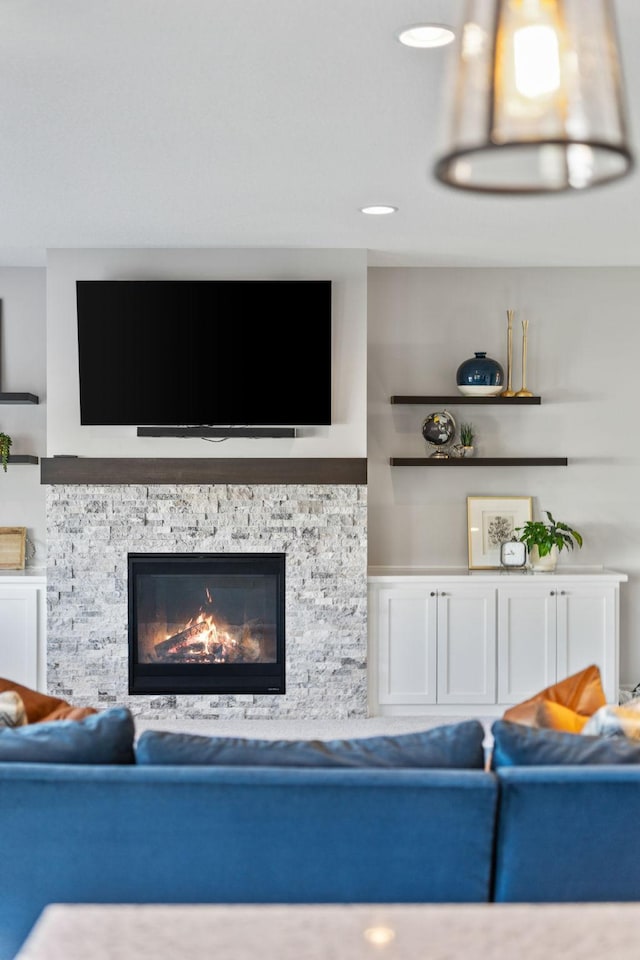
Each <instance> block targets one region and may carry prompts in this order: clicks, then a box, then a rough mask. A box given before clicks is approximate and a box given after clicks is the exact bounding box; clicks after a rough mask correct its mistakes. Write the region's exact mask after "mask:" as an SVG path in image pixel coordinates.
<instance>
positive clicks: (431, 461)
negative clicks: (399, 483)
mask: <svg viewBox="0 0 640 960" xmlns="http://www.w3.org/2000/svg"><path fill="white" fill-rule="evenodd" d="M568 462H569V461H568V460H567V458H566V457H391V459H390V460H389V463H390V464H391V466H392V467H566V466H567V464H568Z"/></svg>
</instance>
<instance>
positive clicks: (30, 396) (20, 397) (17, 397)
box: [0, 392, 40, 403]
mask: <svg viewBox="0 0 640 960" xmlns="http://www.w3.org/2000/svg"><path fill="white" fill-rule="evenodd" d="M0 403H40V398H39V397H37V396H36V395H35V393H1V392H0Z"/></svg>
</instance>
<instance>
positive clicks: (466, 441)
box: [460, 423, 475, 457]
mask: <svg viewBox="0 0 640 960" xmlns="http://www.w3.org/2000/svg"><path fill="white" fill-rule="evenodd" d="M474 437H475V433H474V429H473V424H472V423H461V424H460V444H461V446H462V456H463V457H472V456H473V439H474Z"/></svg>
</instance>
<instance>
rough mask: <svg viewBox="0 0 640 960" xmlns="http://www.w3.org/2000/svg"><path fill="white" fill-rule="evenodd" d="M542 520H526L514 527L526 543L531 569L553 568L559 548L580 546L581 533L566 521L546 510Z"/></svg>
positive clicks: (548, 569) (519, 537)
mask: <svg viewBox="0 0 640 960" xmlns="http://www.w3.org/2000/svg"><path fill="white" fill-rule="evenodd" d="M544 513H545V514H546V516H547V522H546V523H545V522H544V521H543V520H527V522H526V523H525V524H524V525H523V526H522V527H516V533H517V534H518V539H519V540H520V541H521V542H522V543H525V544H526V545H527V550H528V551H529V562H530V564H531V569H532V570H538V571H552V570H555V568H556V564H557V562H558V553H559V551H560V550H564V549H565V548H566V549H567V550H573V548H574V546H576V544H577V546H578V547H581V546H582V542H583V541H582V535H581V534H580V533H578V531H577V530H574V529H573V528H572V527H570V526H569V525H568V524H567V523H563V522H562V521H560V520H556V519H555V518H554V517H553V516H552V515H551V513H549V511H548V510H545V511H544Z"/></svg>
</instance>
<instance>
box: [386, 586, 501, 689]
mask: <svg viewBox="0 0 640 960" xmlns="http://www.w3.org/2000/svg"><path fill="white" fill-rule="evenodd" d="M369 615H370V621H371V622H372V623H375V624H377V628H376V634H377V637H378V640H379V646H378V655H377V658H376V661H377V667H378V697H379V702H380V703H382V704H390V705H393V704H411V705H414V706H415V705H418V704H425V705H426V704H436V703H493V702H495V667H494V663H495V589H494V588H492V587H489V588H487V587H483V586H469V585H464V586H459V585H458V584H454V583H450V584H444V585H443V584H438V586H437V587H436V586H434V588H433V589H430V588H429V587H426V588H425V586H424V585H419V584H416V585H414V584H412V583H411V582H408V583H402V582H400V583H395V584H391V585H390V586H388V587H384V586H382V587H381V588H380V589H379V590H374V591H373V593H372V603H371V605H370V610H369Z"/></svg>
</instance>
